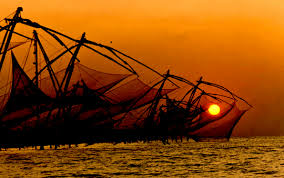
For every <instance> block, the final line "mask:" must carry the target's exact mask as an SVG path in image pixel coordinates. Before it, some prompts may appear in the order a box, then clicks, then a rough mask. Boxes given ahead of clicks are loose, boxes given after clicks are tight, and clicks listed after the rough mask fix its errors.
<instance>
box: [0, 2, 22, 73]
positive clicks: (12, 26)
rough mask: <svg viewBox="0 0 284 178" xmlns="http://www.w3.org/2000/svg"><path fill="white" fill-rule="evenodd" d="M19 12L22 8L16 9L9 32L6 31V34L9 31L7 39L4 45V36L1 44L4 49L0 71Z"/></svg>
mask: <svg viewBox="0 0 284 178" xmlns="http://www.w3.org/2000/svg"><path fill="white" fill-rule="evenodd" d="M21 11H23V8H22V7H18V9H17V11H16V14H15V15H14V17H13V19H12V21H11V22H10V24H9V25H10V28H9V30H7V32H8V31H9V34H8V38H7V40H6V43H5V39H6V36H7V35H6V34H7V32H6V34H5V37H4V40H3V44H4V43H5V47H4V51H3V54H2V57H1V61H0V71H1V69H2V66H3V63H4V60H5V57H6V54H7V50H8V48H9V44H10V41H11V38H12V34H13V31H14V29H15V26H16V24H17V22H18V18H19V17H20V13H21ZM1 51H2V46H1Z"/></svg>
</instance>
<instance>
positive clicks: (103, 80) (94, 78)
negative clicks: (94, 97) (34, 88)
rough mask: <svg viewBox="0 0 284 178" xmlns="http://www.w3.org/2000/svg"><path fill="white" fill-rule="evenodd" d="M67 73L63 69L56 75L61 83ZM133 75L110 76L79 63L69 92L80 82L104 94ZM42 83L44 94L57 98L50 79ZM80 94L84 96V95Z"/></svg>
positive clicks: (75, 68) (75, 66) (73, 74)
mask: <svg viewBox="0 0 284 178" xmlns="http://www.w3.org/2000/svg"><path fill="white" fill-rule="evenodd" d="M65 71H66V70H65V69H63V70H61V71H58V72H57V73H55V75H56V78H57V79H58V81H59V83H61V82H62V80H63V78H64V75H65ZM131 75H132V74H109V73H105V72H100V71H97V70H94V69H90V68H88V67H86V66H84V65H82V64H79V63H75V65H74V70H73V73H72V76H71V79H70V83H69V88H68V90H69V91H70V90H71V89H72V88H73V87H74V86H76V85H77V84H78V82H79V83H80V82H82V81H84V83H85V85H86V86H87V87H88V88H90V89H92V90H96V91H97V92H98V93H101V94H102V93H104V92H106V91H107V90H109V89H110V88H112V87H113V86H115V85H116V84H117V83H119V82H120V81H122V80H124V79H125V78H127V77H129V76H131ZM40 83H41V86H40V88H41V90H42V91H43V92H44V93H46V94H47V95H48V96H50V97H52V98H55V97H56V91H55V89H54V87H53V84H52V80H51V79H50V77H46V78H43V79H42V80H41V81H40ZM78 94H81V95H82V93H78Z"/></svg>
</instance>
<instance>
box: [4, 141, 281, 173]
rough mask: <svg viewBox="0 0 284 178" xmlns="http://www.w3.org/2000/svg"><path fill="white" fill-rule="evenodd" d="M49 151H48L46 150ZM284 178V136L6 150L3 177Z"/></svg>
mask: <svg viewBox="0 0 284 178" xmlns="http://www.w3.org/2000/svg"><path fill="white" fill-rule="evenodd" d="M46 148H47V147H46ZM25 176H26V177H153V176H155V177H222V176H224V177H284V137H283V136H282V137H253V138H231V140H230V141H229V142H222V143H216V142H202V143H197V142H194V141H184V142H182V143H181V142H178V143H176V142H172V143H171V144H169V145H164V144H162V143H161V142H159V141H155V142H150V143H142V142H138V143H127V144H124V143H119V144H116V145H114V144H111V143H104V144H94V145H89V146H86V145H83V144H81V145H79V147H73V148H68V147H67V146H62V147H60V149H59V150H52V149H46V150H33V149H32V148H26V149H21V150H17V149H9V150H7V151H0V177H25Z"/></svg>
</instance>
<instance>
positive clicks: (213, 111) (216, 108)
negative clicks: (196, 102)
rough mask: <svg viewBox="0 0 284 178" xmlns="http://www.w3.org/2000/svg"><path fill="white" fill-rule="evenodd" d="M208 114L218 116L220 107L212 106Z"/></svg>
mask: <svg viewBox="0 0 284 178" xmlns="http://www.w3.org/2000/svg"><path fill="white" fill-rule="evenodd" d="M208 112H209V113H210V114H211V115H214V116H215V115H217V114H219V113H220V107H219V106H218V105H217V104H211V105H210V106H209V108H208Z"/></svg>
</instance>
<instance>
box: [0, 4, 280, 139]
mask: <svg viewBox="0 0 284 178" xmlns="http://www.w3.org/2000/svg"><path fill="white" fill-rule="evenodd" d="M17 6H22V7H23V8H24V11H23V13H22V16H23V17H25V18H30V19H32V20H34V21H38V22H40V23H41V24H44V25H46V26H49V27H51V28H54V29H57V30H59V31H62V32H64V33H67V34H70V35H71V36H73V37H78V36H80V35H81V34H82V32H87V38H89V39H91V40H93V41H97V42H101V43H104V44H107V45H111V46H113V47H115V48H118V49H120V50H122V51H124V52H126V53H127V54H129V55H131V56H133V57H136V58H138V59H140V60H141V61H143V62H144V63H146V64H149V65H150V66H152V67H154V68H155V69H157V70H158V71H160V72H165V70H166V69H167V68H170V69H171V70H172V72H173V73H175V74H177V75H181V76H183V77H186V78H188V79H190V80H193V81H194V80H196V79H198V77H199V76H201V75H202V76H203V77H204V78H205V79H206V80H208V81H212V82H215V83H219V84H222V85H224V86H226V87H227V88H229V89H231V90H232V91H233V92H235V93H237V94H238V95H240V96H242V97H244V98H246V99H247V100H248V101H249V102H250V103H251V104H253V105H254V108H253V109H251V110H250V111H249V112H248V113H247V114H246V115H245V116H244V117H243V118H242V120H241V121H240V122H239V124H238V125H237V127H236V128H235V130H234V132H233V135H238V136H253V135H284V111H283V110H284V92H283V91H284V60H283V58H284V20H283V19H284V2H283V1H281V0H274V1H269V0H234V1H231V0H215V1H213V0H176V1H172V0H155V1H152V0H107V1H101V0H100V1H99V0H68V1H66V0H17V1H15V0H9V1H4V2H3V1H1V2H0V7H1V12H0V18H1V19H2V18H4V17H5V16H7V15H8V14H10V13H11V12H13V11H15V9H16V8H17ZM110 41H112V43H111V44H110Z"/></svg>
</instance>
